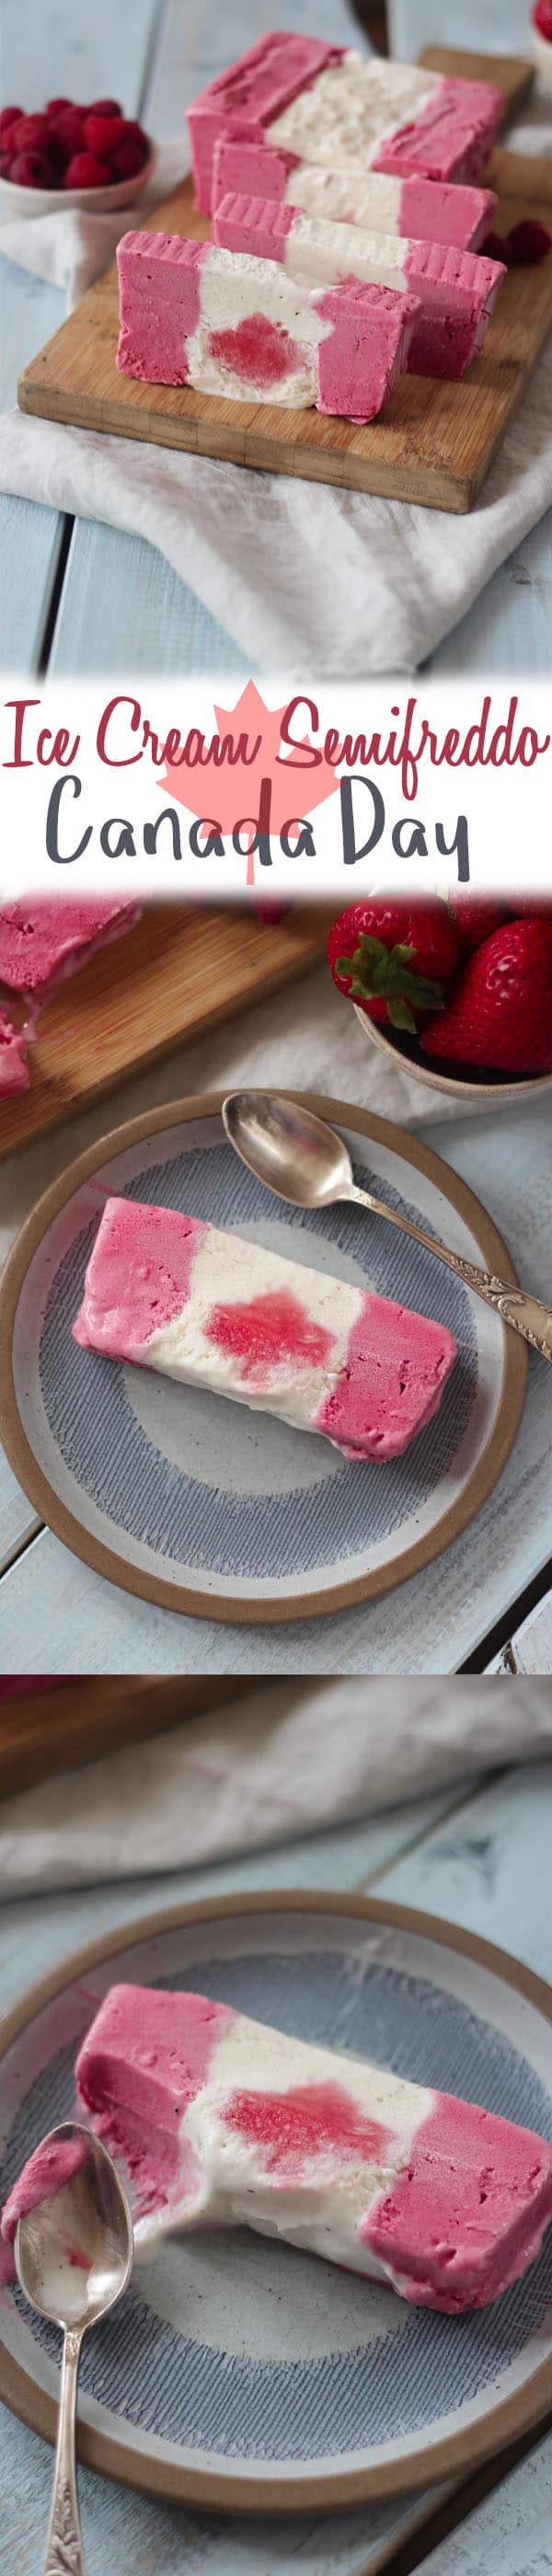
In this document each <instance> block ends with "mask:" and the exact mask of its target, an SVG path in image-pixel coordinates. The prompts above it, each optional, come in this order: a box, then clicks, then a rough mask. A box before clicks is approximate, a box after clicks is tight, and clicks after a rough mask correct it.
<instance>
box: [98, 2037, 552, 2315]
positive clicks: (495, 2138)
mask: <svg viewBox="0 0 552 2576" xmlns="http://www.w3.org/2000/svg"><path fill="white" fill-rule="evenodd" d="M234 2034H235V2040H236V2046H235V2049H234V2051H233V2052H232V2048H230V2050H229V2048H228V2045H227V2043H228V2040H229V2039H230V2041H232V2039H233V2037H234ZM276 2036H277V2046H278V2060H279V2062H280V2063H281V2064H282V2068H283V2067H285V2060H286V2047H287V2051H288V2064H289V2071H290V2081H289V2083H288V2084H286V2083H285V2081H284V2082H283V2083H282V2084H281V2085H280V2086H279V2089H278V2090H277V2091H275V2090H273V2089H272V2088H271V2089H270V2090H269V2089H268V2088H266V2089H265V2088H263V2086H262V2084H257V2083H255V2089H254V2090H252V2089H251V2086H249V2087H247V2086H245V2089H244V2086H243V2083H240V2082H239V2079H238V2082H237V2083H235V2082H232V2080H231V2077H230V2073H229V2069H230V2067H231V2064H232V2059H233V2063H234V2065H235V2068H236V2074H237V2075H238V2071H239V2069H240V2064H241V2063H243V2041H244V2038H245V2041H246V2056H247V2043H249V2049H250V2048H251V2042H253V2043H254V2044H255V2046H256V2052H257V2067H258V2070H259V2072H260V2071H261V2068H262V2063H263V2054H264V2050H265V2048H266V2045H267V2043H268V2044H269V2046H270V2052H271V2053H270V2059H269V2062H270V2063H271V2064H272V2065H274V2063H275V2056H274V2040H275V2034H274V2033H268V2032H265V2030H264V2029H263V2026H262V2025H261V2024H254V2023H251V2022H249V2023H248V2022H246V2021H244V2019H243V2017H242V2016H241V2015H240V2014H238V2013H235V2012H233V2011H232V2010H231V2009H230V2008H229V2007H228V2006H226V2005H223V2004H218V2003H214V2002H212V2001H211V2000H210V1999H208V1998H207V1997H205V1996H201V1995H196V1994H178V1995H173V1994H165V1993H156V1992H155V1990H151V1989H145V1990H144V1989H140V1988H136V1987H132V1986H118V1987H114V1988H112V1990H111V1993H110V1994H108V1995H107V1997H106V1999H105V2002H104V2003H103V2004H102V2005H101V2007H100V2010H99V2012H98V2014H97V2016H96V2020H95V2022H94V2023H93V2025H92V2028H91V2030H90V2031H89V2032H88V2035H87V2037H86V2039H85V2040H84V2042H83V2045H82V2047H81V2050H80V2055H79V2058H78V2061H77V2068H76V2076H77V2085H78V2090H79V2095H80V2098H81V2101H82V2103H83V2104H84V2106H85V2108H86V2110H87V2112H88V2114H89V2115H90V2116H91V2118H92V2121H93V2125H94V2127H95V2128H97V2129H99V2131H100V2133H101V2135H102V2136H104V2137H106V2138H107V2141H108V2143H109V2145H110V2147H111V2149H112V2151H113V2152H114V2153H115V2154H117V2155H120V2156H121V2157H122V2158H123V2160H124V2162H125V2163H126V2165H127V2166H128V2169H129V2171H130V2173H131V2175H132V2177H133V2179H134V2182H135V2186H136V2190H137V2197H138V2212H139V2213H146V2214H151V2213H153V2212H155V2211H156V2210H159V2211H165V2212H166V2213H167V2223H168V2224H170V2216H171V2208H174V2209H175V2211H176V2210H177V2209H178V2215H177V2219H176V2222H175V2223H182V2224H186V2223H187V2220H188V2219H189V2222H190V2223H193V2222H194V2216H195V2215H196V2213H197V2211H198V2209H199V2214H200V2216H201V2217H202V2220H203V2222H204V2223H205V2220H207V2222H208V2217H209V2188H210V2180H211V2177H210V2174H209V2173H207V2174H206V2175H205V2173H202V2170H201V2157H202V2147H201V2132H200V2131H198V2129H197V2126H196V2131H195V2141H196V2142H195V2149H192V2147H191V2144H190V2141H189V2140H187V2139H186V2136H185V2134H184V2136H183V2135H182V2134H181V2133H182V2128H183V2124H184V2128H185V2122H186V2116H187V2114H188V2112H189V2111H190V2106H191V2105H192V2104H193V2103H194V2102H197V2101H198V2098H199V2097H200V2096H201V2095H204V2096H205V2101H206V2103H208V2099H209V2093H211V2099H212V2101H213V2103H214V2112H215V2119H216V2123H217V2128H218V2135H219V2153H218V2167H217V2173H216V2174H215V2179H214V2184H213V2189H214V2199H215V2203H216V2215H217V2218H219V2219H220V2216H221V2208H220V2193H221V2177H222V2175H223V2172H224V2170H225V2151H224V2139H225V2137H226V2138H227V2139H228V2141H229V2143H230V2142H231V2141H233V2140H236V2139H237V2140H238V2141H241V2142H242V2143H243V2146H244V2148H245V2149H246V2150H247V2151H248V2154H249V2151H251V2150H252V2151H253V2157H254V2165H253V2169H252V2167H251V2162H250V2161H248V2163H247V2169H246V2172H245V2183H246V2189H247V2197H248V2200H249V2201H250V2203H251V2213H252V2217H254V2202H255V2181H256V2177H258V2186H259V2185H262V2188H263V2194H264V2200H263V2207H264V2210H265V2212H266V2194H267V2186H268V2189H269V2192H270V2191H272V2190H273V2192H274V2196H275V2204H274V2205H275V2207H276V2210H278V2202H279V2209H280V2220H281V2233H282V2234H283V2235H285V2233H286V2225H285V2214H284V2216H282V2215H281V2212H282V2194H283V2193H288V2194H289V2193H291V2194H294V2195H295V2198H294V2207H293V2223H296V2221H297V2218H298V2216H300V2214H301V2194H302V2193H304V2195H305V2202H304V2204H303V2206H305V2207H306V2210H307V2220H308V2207H309V2194H311V2195H312V2193H313V2190H317V2191H320V2190H322V2191H323V2192H327V2194H328V2205H327V2216H328V2220H329V2222H330V2227H329V2233H330V2235H331V2219H332V2186H334V2187H335V2184H336V2182H339V2181H342V2180H343V2177H344V2176H347V2174H351V2176H352V2173H353V2172H354V2173H355V2175H356V2177H357V2180H358V2176H359V2173H360V2205H361V2207H362V2190H363V2167H364V2166H365V2167H366V2194H367V2202H368V2206H367V2211H366V2215H365V2216H362V2215H361V2218H360V2222H359V2223H358V2221H357V2219H356V2218H355V2215H354V2211H353V2209H352V2208H351V2210H350V2214H349V2217H346V2220H345V2227H346V2231H347V2242H346V2246H345V2251H344V2254H343V2259H344V2260H345V2259H346V2260H347V2263H348V2264H349V2266H350V2268H352V2269H359V2270H362V2269H369V2257H370V2254H372V2255H373V2256H374V2271H375V2272H376V2274H378V2273H380V2271H381V2266H383V2267H384V2274H385V2277H386V2278H387V2279H388V2280H389V2281H390V2282H391V2285H392V2286H393V2287H394V2288H395V2289H396V2290H397V2291H398V2292H399V2294H400V2295H401V2296H402V2297H404V2298H406V2299H408V2300H411V2301H412V2302H414V2303H417V2304H419V2305H421V2306H427V2307H434V2308H440V2309H443V2310H445V2311H447V2312H449V2313H454V2312H456V2311H460V2310H462V2309H466V2308H470V2307H483V2306H486V2305H487V2304H488V2303H489V2302H490V2301H491V2300H492V2299H494V2298H496V2297H497V2295H498V2294H499V2292H502V2291H504V2290H505V2289H507V2288H508V2287H509V2285H510V2283H511V2282H513V2281H515V2280H517V2279H518V2277H519V2275H520V2274H521V2273H522V2272H524V2271H525V2270H526V2269H527V2266H528V2264H529V2263H531V2262H533V2261H534V2259H535V2256H536V2255H537V2254H538V2252H539V2250H540V2246H541V2243H542V2237H543V2233H544V2229H545V2227H546V2225H547V2222H548V2219H549V2218H550V2216H551V2215H552V2147H551V2146H550V2145H549V2144H548V2143H547V2141H546V2140H545V2139H544V2138H541V2137H539V2136H537V2135H536V2133H535V2132H533V2131H532V2130H529V2129H525V2128H518V2127H517V2126H516V2125H515V2124H514V2123H513V2122H512V2121H510V2120H505V2119H501V2118H500V2117H498V2116H497V2115H496V2114H494V2113H491V2112H488V2111H485V2110H482V2109H481V2108H480V2107H479V2106H478V2105H476V2104H474V2103H467V2102H463V2101H461V2100H457V2099H456V2098H455V2097H454V2096H452V2095H451V2094H446V2093H439V2092H431V2093H429V2094H428V2093H427V2091H426V2090H425V2088H424V2089H423V2090H421V2089H419V2088H417V2087H413V2086H407V2087H405V2088H404V2093H405V2097H408V2103H407V2105H405V2107H407V2108H408V2112H409V2121H410V2126H409V2129H408V2127H407V2131H406V2134H405V2133H404V2132H401V2133H399V2131H398V2130H397V2132H396V2133H395V2132H394V2131H393V2129H392V2128H391V2127H389V2125H385V2124H384V2123H382V2121H381V2119H380V2118H379V2117H378V2115H377V2111H376V2107H375V2106H376V2104H377V2102H378V2099H379V2098H380V2096H381V2092H382V2085H385V2083H386V2081H387V2080H388V2079H385V2078H382V2077H381V2075H380V2073H379V2070H377V2069H373V2070H370V2069H369V2068H367V2067H364V2066H363V2067H362V2069H361V2068H360V2066H359V2065H358V2064H355V2062H354V2061H353V2060H351V2061H348V2060H347V2059H344V2058H343V2057H340V2056H338V2055H336V2056H335V2057H334V2056H333V2054H332V2053H331V2052H325V2053H324V2054H325V2064H326V2068H327V2070H328V2071H327V2073H326V2076H325V2078H324V2080H323V2081H321V2080H320V2079H319V2078H317V2077H315V2078H314V2080H313V2081H312V2082H311V2081H309V2077H308V2073H307V2072H306V2068H307V2066H308V2060H309V2056H310V2054H311V2052H310V2050H309V2047H308V2046H307V2045H303V2044H299V2045H298V2044H297V2043H295V2042H293V2041H290V2042H288V2043H286V2041H285V2039H284V2038H283V2036H281V2035H279V2034H278V2035H276ZM221 2044H224V2045H223V2046H222V2055H221V2054H220V2052H221ZM312 2055H313V2060H314V2059H315V2058H316V2057H317V2055H318V2052H315V2051H313V2052H312ZM298 2058H299V2060H300V2069H301V2071H300V2078H299V2081H294V2080H293V2079H294V2075H295V2072H296V2068H297V2064H298ZM223 2066H224V2070H225V2071H224V2081H223V2075H222V2067H223ZM372 2075H373V2091H374V2109H375V2116H372V2114H371V2112H370V2111H367V2108H366V2079H368V2087H369V2091H370V2090H371V2084H370V2078H371V2076H372ZM361 2076H362V2078H363V2079H364V2081H363V2084H362V2089H361V2084H360V2081H359V2079H360V2078H361ZM391 2080H392V2079H391ZM401 2090H402V2088H400V2087H399V2092H400V2091H401ZM394 2098H395V2099H396V2098H397V2094H396V2090H395V2097H394ZM400 2116H401V2115H400ZM402 2116H403V2117H404V2112H402ZM221 2136H222V2158H221V2155H220V2138H221ZM209 2154H210V2150H209V2146H208V2148H207V2156H208V2161H209ZM386 2168H387V2173H386V2175H385V2179H382V2180H381V2181H379V2180H378V2174H379V2175H381V2174H382V2169H383V2171H384V2172H385V2169H386ZM390 2169H391V2174H392V2179H391V2184H389V2180H388V2179H387V2176H388V2174H389V2170H390ZM205 2181H207V2198H206V2197H205V2189H204V2190H203V2197H202V2190H201V2186H202V2183H203V2185H204V2186H205ZM222 2189H224V2185H223V2184H222ZM188 2196H189V2209H187V2207H186V2202H187V2199H188ZM194 2203H195V2211H194ZM222 2214H223V2212H222ZM323 2217H324V2210H322V2218H323ZM277 2223H278V2219H277ZM349 2230H350V2241H349ZM303 2241H304V2240H303ZM313 2250H314V2251H316V2250H319V2248H317V2246H316V2244H314V2245H313ZM366 2257H368V2262H367V2261H366ZM334 2259H335V2258H334Z"/></svg>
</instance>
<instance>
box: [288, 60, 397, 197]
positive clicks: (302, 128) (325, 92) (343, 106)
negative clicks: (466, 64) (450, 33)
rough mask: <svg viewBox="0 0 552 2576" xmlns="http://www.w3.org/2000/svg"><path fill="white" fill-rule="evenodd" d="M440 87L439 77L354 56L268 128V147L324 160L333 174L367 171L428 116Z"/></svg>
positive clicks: (322, 78) (326, 74)
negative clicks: (353, 164) (349, 164)
mask: <svg viewBox="0 0 552 2576" xmlns="http://www.w3.org/2000/svg"><path fill="white" fill-rule="evenodd" d="M440 86H441V84H440V80H439V76H438V74H437V73H435V72H424V71H415V70H413V69H412V67H411V65H410V64H408V63H393V64H389V63H386V62H379V61H375V60H374V59H371V60H370V61H367V60H366V58H365V56H364V55H363V54H357V53H353V52H350V53H347V54H346V55H345V58H344V61H343V62H342V63H337V64H336V65H335V66H334V68H333V69H332V70H328V71H325V72H320V73H319V76H318V80H315V81H312V82H311V85H310V88H309V89H304V90H300V92H299V97H298V98H294V99H293V100H292V103H291V106H290V107H286V108H284V110H283V113H282V115H281V116H276V117H275V118H274V120H273V122H271V123H270V124H269V125H267V127H266V129H265V130H266V139H267V143H282V144H284V146H285V149H286V151H287V152H297V153H298V154H299V157H300V159H301V160H305V161H322V162H325V163H326V165H327V166H328V168H330V169H331V168H332V166H333V165H334V164H335V167H336V168H337V169H339V167H340V166H342V165H343V163H344V162H346V161H360V162H361V164H362V166H363V168H364V169H366V167H367V166H368V167H369V165H370V162H371V161H373V160H374V158H375V156H376V154H377V152H379V150H380V147H381V144H382V143H384V142H387V141H388V140H389V138H390V136H391V135H392V134H396V132H397V128H398V127H399V126H402V125H406V124H409V123H410V122H411V119H412V118H413V117H417V116H422V115H423V114H424V111H425V109H426V108H428V107H430V106H431V102H432V99H433V98H434V97H435V93H436V91H437V90H439V89H440Z"/></svg>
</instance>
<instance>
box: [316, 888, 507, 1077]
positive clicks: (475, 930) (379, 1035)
mask: <svg viewBox="0 0 552 2576" xmlns="http://www.w3.org/2000/svg"><path fill="white" fill-rule="evenodd" d="M328 963H329V966H330V969H331V973H332V975H333V979H334V983H335V984H336V985H337V987H338V991H339V992H340V993H344V994H345V995H346V997H347V1000H348V1001H349V1003H352V1005H353V1007H354V1010H355V1013H356V1018H357V1020H358V1021H359V1022H360V1025H361V1027H362V1028H363V1030H364V1034H365V1036H366V1037H368V1038H370V1039H371V1041H372V1043H373V1044H374V1045H375V1046H378V1047H381V1048H383V1051H384V1054H386V1055H388V1056H392V1057H394V1059H395V1062H396V1061H397V1059H398V1060H399V1061H400V1062H401V1063H402V1064H403V1065H404V1069H405V1072H408V1073H411V1074H413V1075H414V1076H415V1079H416V1080H417V1081H418V1082H426V1083H431V1084H432V1085H433V1086H434V1087H436V1088H437V1090H438V1091H449V1092H454V1093H456V1095H457V1097H458V1098H460V1099H461V1098H464V1099H467V1098H472V1099H474V1098H476V1097H477V1095H478V1094H480V1093H483V1094H484V1095H485V1097H487V1098H489V1097H490V1096H491V1095H492V1096H493V1097H494V1098H496V1099H499V1098H501V1099H504V1098H505V1097H508V1096H509V1097H513V1096H515V1097H516V1098H519V1097H520V1095H522V1094H524V1093H525V1092H531V1093H533V1092H534V1091H537V1090H538V1091H544V1090H548V1089H550V1088H551V1087H552V899H551V898H550V897H547V896H546V895H544V894H543V895H540V894H536V895H534V896H529V895H520V896H519V897H517V896H515V895H512V896H511V897H509V898H508V897H505V898H503V899H502V900H501V899H500V898H495V897H494V896H492V895H489V896H485V895H474V894H472V893H471V891H470V890H469V889H468V888H466V889H465V891H463V890H462V889H461V888H460V889H459V890H458V892H457V893H456V894H453V895H449V896H447V897H446V898H445V897H443V896H442V895H436V894H429V895H424V894H415V895H413V896H412V898H411V899H409V898H408V896H405V895H402V894H400V895H394V894H383V893H381V892H378V893H374V895H373V896H369V895H367V896H364V897H361V898H360V901H359V902H357V903H354V904H349V906H348V909H347V911H346V912H343V913H341V914H340V916H339V919H338V920H337V921H335V922H334V924H333V928H332V930H331V931H330V937H329V941H328Z"/></svg>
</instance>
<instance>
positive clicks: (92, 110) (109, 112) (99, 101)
mask: <svg viewBox="0 0 552 2576" xmlns="http://www.w3.org/2000/svg"><path fill="white" fill-rule="evenodd" d="M86 113H87V116H122V113H123V111H122V107H120V106H119V100H118V98H93V99H92V100H91V104H90V107H88V108H87V110H86Z"/></svg>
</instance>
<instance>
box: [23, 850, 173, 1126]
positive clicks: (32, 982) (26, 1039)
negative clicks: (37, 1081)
mask: <svg viewBox="0 0 552 2576" xmlns="http://www.w3.org/2000/svg"><path fill="white" fill-rule="evenodd" d="M138 919H139V905H138V904H135V903H117V902H116V901H115V902H114V901H113V900H112V899H109V898H105V899H104V900H102V901H96V900H95V898H85V899H84V900H83V901H81V902H67V903H66V902H65V900H64V901H63V902H61V901H60V898H59V897H58V896H55V897H54V898H53V899H52V898H50V896H45V897H44V896H41V895H39V896H28V897H27V898H25V899H20V900H18V901H16V902H15V903H4V904H2V905H0V1099H4V1098H7V1096H8V1094H10V1095H12V1094H13V1093H14V1092H16V1091H28V1089H29V1084H30V1079H31V1076H30V1069H29V1063H28V1056H27V1047H28V1045H29V1043H30V1041H31V1040H32V1039H33V1038H35V1037H36V1034H37V1029H38V1022H39V1018H40V1014H41V1012H42V1011H43V1010H44V1009H45V1008H46V1004H47V1002H50V1001H51V1000H52V996H53V994H54V993H56V992H57V990H58V986H59V985H60V984H64V983H66V981H67V978H68V976H70V975H75V974H77V972H78V969H79V967H80V966H85V965H87V964H88V962H89V959H90V958H91V957H95V956H96V955H97V953H98V950H99V949H100V948H106V947H108V946H109V945H110V944H111V941H112V940H114V939H120V938H122V936H123V932H124V931H126V930H131V929H132V927H133V924H134V922H135V921H138ZM14 1006H15V1007H16V1008H17V1009H18V1010H19V1012H20V1014H21V1019H20V1022H19V1024H18V1026H17V1027H16V1026H15V1024H14V1022H13V1019H12V1011H13V1009H14Z"/></svg>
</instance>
